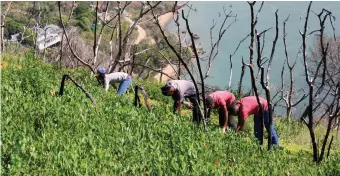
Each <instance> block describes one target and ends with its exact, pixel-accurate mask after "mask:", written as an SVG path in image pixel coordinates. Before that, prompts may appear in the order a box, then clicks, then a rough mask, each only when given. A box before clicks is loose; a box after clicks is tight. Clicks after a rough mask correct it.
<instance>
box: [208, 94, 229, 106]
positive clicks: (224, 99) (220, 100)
mask: <svg viewBox="0 0 340 176" xmlns="http://www.w3.org/2000/svg"><path fill="white" fill-rule="evenodd" d="M209 96H211V97H212V98H213V99H214V101H215V104H216V106H217V107H218V108H223V107H224V106H227V107H228V106H230V105H231V103H233V102H234V101H235V96H234V94H232V93H230V92H227V91H216V92H214V93H212V94H210V95H209Z"/></svg>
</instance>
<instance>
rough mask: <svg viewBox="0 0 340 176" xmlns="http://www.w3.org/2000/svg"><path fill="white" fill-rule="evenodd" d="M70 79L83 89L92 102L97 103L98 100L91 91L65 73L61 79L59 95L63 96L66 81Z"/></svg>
mask: <svg viewBox="0 0 340 176" xmlns="http://www.w3.org/2000/svg"><path fill="white" fill-rule="evenodd" d="M67 79H69V80H71V81H72V82H73V84H74V85H76V86H77V87H78V88H79V89H80V90H82V91H83V92H84V93H85V94H86V96H87V97H88V98H89V99H90V100H91V102H92V104H94V105H96V100H95V99H94V98H93V96H92V95H91V93H89V92H88V91H87V90H86V89H85V88H83V86H81V85H80V84H79V83H78V82H77V81H76V80H74V79H72V78H71V77H70V76H69V75H64V76H63V78H62V80H61V85H60V89H59V95H60V96H62V95H63V93H64V87H65V81H66V80H67Z"/></svg>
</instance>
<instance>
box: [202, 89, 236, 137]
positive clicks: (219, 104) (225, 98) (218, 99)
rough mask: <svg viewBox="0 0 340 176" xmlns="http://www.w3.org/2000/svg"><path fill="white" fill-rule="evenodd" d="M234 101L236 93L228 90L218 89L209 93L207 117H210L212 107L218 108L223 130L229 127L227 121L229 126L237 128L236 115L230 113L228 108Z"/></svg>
mask: <svg viewBox="0 0 340 176" xmlns="http://www.w3.org/2000/svg"><path fill="white" fill-rule="evenodd" d="M234 101H235V96H234V94H232V93H230V92H228V91H216V92H213V93H211V94H209V96H208V97H207V98H206V106H207V108H208V115H207V118H209V117H210V114H211V111H212V109H218V114H219V124H220V127H221V128H222V129H223V132H225V130H226V128H227V122H228V126H229V127H231V128H232V129H234V130H235V129H236V124H235V122H234V117H233V115H232V114H229V113H228V108H229V107H230V105H231V104H232V103H233V102H234Z"/></svg>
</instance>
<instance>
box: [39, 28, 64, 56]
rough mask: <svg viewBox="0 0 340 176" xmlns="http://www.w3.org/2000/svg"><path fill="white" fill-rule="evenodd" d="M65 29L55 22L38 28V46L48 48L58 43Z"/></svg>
mask: <svg viewBox="0 0 340 176" xmlns="http://www.w3.org/2000/svg"><path fill="white" fill-rule="evenodd" d="M62 33H63V30H62V29H61V28H60V27H59V26H57V25H54V24H50V25H47V26H45V27H44V28H43V29H41V28H38V32H37V46H38V48H39V50H43V49H45V48H48V47H50V46H52V45H54V44H56V43H59V42H60V41H61V38H62Z"/></svg>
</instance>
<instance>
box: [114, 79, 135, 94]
mask: <svg viewBox="0 0 340 176" xmlns="http://www.w3.org/2000/svg"><path fill="white" fill-rule="evenodd" d="M131 83H132V77H131V76H128V77H127V78H126V79H125V80H124V81H123V82H121V83H120V85H119V88H118V91H117V93H118V95H121V94H123V93H125V92H126V90H127V89H128V88H129V87H130V85H131Z"/></svg>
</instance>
